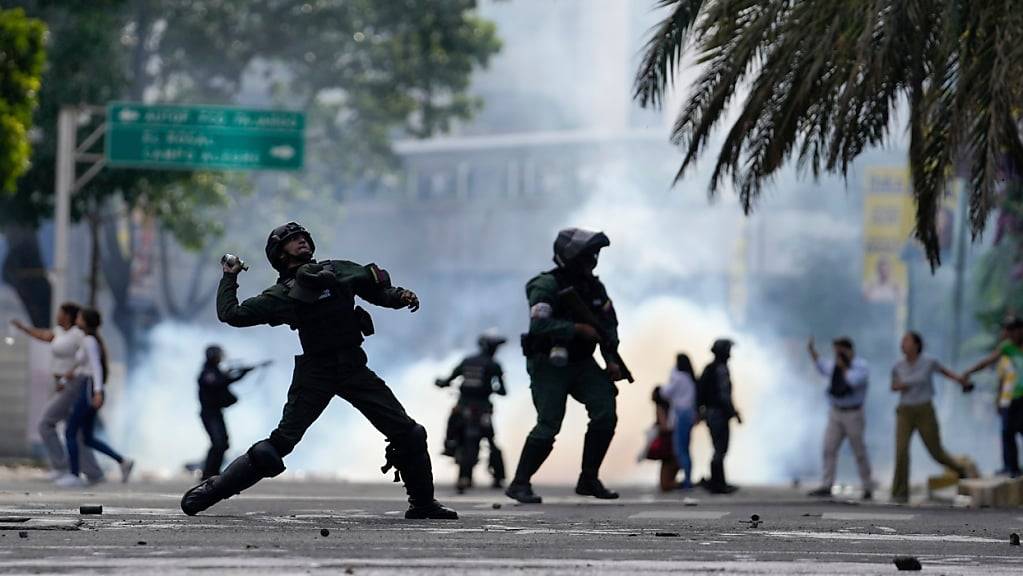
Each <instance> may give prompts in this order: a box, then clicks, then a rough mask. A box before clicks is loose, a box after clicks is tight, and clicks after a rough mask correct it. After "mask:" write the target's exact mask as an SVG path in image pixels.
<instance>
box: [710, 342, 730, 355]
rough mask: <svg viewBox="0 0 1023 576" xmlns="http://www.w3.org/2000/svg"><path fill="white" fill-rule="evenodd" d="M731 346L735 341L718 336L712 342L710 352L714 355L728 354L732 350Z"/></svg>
mask: <svg viewBox="0 0 1023 576" xmlns="http://www.w3.org/2000/svg"><path fill="white" fill-rule="evenodd" d="M732 346H735V342H733V341H731V340H729V339H728V338H719V339H717V340H715V341H714V344H713V345H712V346H711V347H710V352H711V354H713V355H714V356H721V355H723V354H729V353H730V352H731V351H732Z"/></svg>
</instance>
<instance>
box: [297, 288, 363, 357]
mask: <svg viewBox="0 0 1023 576" xmlns="http://www.w3.org/2000/svg"><path fill="white" fill-rule="evenodd" d="M291 282H294V280H290V281H289V282H288V284H290V283H291ZM293 302H294V306H295V317H296V320H297V322H296V323H295V325H294V326H292V328H293V329H295V330H298V339H299V341H300V342H301V343H302V351H303V352H304V353H305V354H327V353H332V352H337V351H339V350H344V349H347V348H356V347H358V346H359V345H361V344H362V340H363V337H362V331H361V330H360V327H359V326H360V325H359V316H358V314H357V313H356V310H355V296H354V295H353V294H352V291H351V289H350V288H349V287H348V286H346V285H344V284H341V285H338V286H333V287H330V288H327V289H325V290H324V291H323V293H322V294H321V295H320V297H319V299H318V300H316V301H315V302H311V303H305V302H300V301H297V300H294V301H293Z"/></svg>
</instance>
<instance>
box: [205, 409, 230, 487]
mask: <svg viewBox="0 0 1023 576" xmlns="http://www.w3.org/2000/svg"><path fill="white" fill-rule="evenodd" d="M199 417H200V418H202V425H203V427H204V428H206V434H208V435H209V437H210V450H209V452H207V453H206V463H205V464H204V465H203V467H202V477H203V480H205V479H206V478H210V477H212V476H216V475H218V474H220V468H221V466H223V465H224V454H225V453H226V452H227V449H228V437H227V424H225V423H224V411H223V410H222V409H220V408H203V409H202V411H201V412H199Z"/></svg>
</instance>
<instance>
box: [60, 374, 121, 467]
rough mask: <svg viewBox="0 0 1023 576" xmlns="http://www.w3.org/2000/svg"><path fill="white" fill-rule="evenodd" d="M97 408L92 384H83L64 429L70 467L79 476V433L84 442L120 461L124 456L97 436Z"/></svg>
mask: <svg viewBox="0 0 1023 576" xmlns="http://www.w3.org/2000/svg"><path fill="white" fill-rule="evenodd" d="M96 412H97V411H96V409H95V408H93V407H92V385H91V384H87V385H86V386H82V392H81V394H80V395H79V396H78V399H77V400H76V401H75V407H74V408H73V409H72V410H71V417H70V418H68V420H67V425H66V428H65V429H64V442H65V443H66V444H67V455H68V469H69V471H70V472H71V474H72V475H74V476H78V474H79V472H80V469H79V461H78V434H79V433H81V435H82V444H85V445H86V446H88V447H89V448H92V449H93V450H95V451H97V452H102V453H104V454H106V455H107V456H110V457H111V458H113V459H114V460H115V461H117V462H118V463H121V462H123V461H124V458H123V457H122V456H121V455H120V454H118V453H117V451H115V450H114V449H113V448H111V447H110V446H109V445H107V443H106V442H103V441H102V440H100V439H99V438H96V436H95V428H96Z"/></svg>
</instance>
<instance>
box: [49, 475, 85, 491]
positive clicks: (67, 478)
mask: <svg viewBox="0 0 1023 576" xmlns="http://www.w3.org/2000/svg"><path fill="white" fill-rule="evenodd" d="M53 483H54V484H56V485H57V486H60V487H61V488H85V487H86V486H87V484H86V483H85V480H82V479H81V478H79V477H78V476H75V475H73V474H70V473H69V474H65V475H63V476H61V477H60V478H57V479H56V480H55V481H54V482H53Z"/></svg>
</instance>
